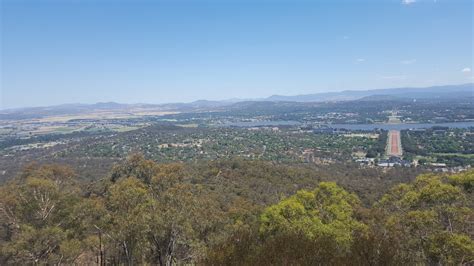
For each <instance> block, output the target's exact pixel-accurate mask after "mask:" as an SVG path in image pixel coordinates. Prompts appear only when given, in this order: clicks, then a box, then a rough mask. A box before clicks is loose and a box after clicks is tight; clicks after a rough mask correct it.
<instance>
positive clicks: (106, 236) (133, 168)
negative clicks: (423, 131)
mask: <svg viewBox="0 0 474 266" xmlns="http://www.w3.org/2000/svg"><path fill="white" fill-rule="evenodd" d="M313 172H314V171H311V169H299V168H292V167H287V166H279V165H273V164H270V163H261V162H251V161H242V160H235V161H226V162H209V163H208V164H207V165H203V164H200V165H197V166H193V167H188V166H187V165H184V164H180V163H173V164H156V163H155V162H153V161H150V160H146V159H144V158H143V157H142V156H140V155H133V156H131V157H129V158H128V159H127V160H126V161H124V162H123V163H121V164H118V165H116V166H115V167H114V168H113V169H112V170H111V172H110V174H109V176H107V177H105V178H104V179H102V180H98V181H94V182H79V181H78V177H77V176H76V174H75V173H74V171H72V170H71V169H70V168H68V167H65V166H58V165H35V164H32V165H29V166H28V167H26V168H25V169H24V170H23V172H22V173H21V174H20V175H19V176H18V177H17V178H16V179H14V180H12V181H10V182H8V183H7V184H5V185H3V186H2V187H1V188H0V224H1V225H2V226H1V229H0V264H1V265H8V264H15V265H16V264H20V265H21V264H101V265H104V264H112V265H118V264H127V265H131V264H159V265H173V264H207V265H223V264H224V265H267V264H284V265H288V264H292V265H315V264H325V265H326V264H327V265H336V264H338V265H341V264H345V265H367V264H369V265H395V264H396V265H398V264H402V263H408V264H410V265H411V264H426V263H429V264H469V263H473V262H474V242H473V240H472V238H473V235H474V230H473V228H472V223H473V220H474V219H473V218H474V210H473V202H474V201H473V189H474V172H472V171H471V172H465V173H462V174H458V175H451V176H438V175H432V174H427V175H421V176H419V177H417V178H416V180H414V181H413V182H410V183H407V184H400V185H397V186H395V187H394V188H393V189H391V190H390V191H389V192H388V193H386V194H385V195H384V196H383V197H381V199H379V200H377V201H376V202H375V203H374V204H372V206H370V207H368V206H367V204H363V203H362V202H361V200H360V199H359V197H358V196H357V195H356V194H354V193H351V192H348V191H347V190H345V189H344V188H342V187H340V186H339V185H337V184H336V183H334V182H327V181H324V180H328V177H320V178H317V177H314V176H313V174H314V173H313ZM355 176H357V174H356V175H355ZM350 178H354V177H353V176H351V177H350ZM341 180H342V181H344V180H345V179H341ZM354 182H355V181H354ZM342 184H343V185H344V182H342ZM344 187H348V188H349V189H350V190H352V189H351V187H350V186H346V185H344ZM296 190H298V192H296V193H295V194H293V195H289V194H290V193H293V192H295V191H296ZM287 195H289V196H287Z"/></svg>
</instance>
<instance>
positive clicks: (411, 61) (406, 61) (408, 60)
mask: <svg viewBox="0 0 474 266" xmlns="http://www.w3.org/2000/svg"><path fill="white" fill-rule="evenodd" d="M400 63H401V64H403V65H411V64H414V63H416V59H407V60H402V61H400Z"/></svg>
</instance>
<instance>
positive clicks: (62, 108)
mask: <svg viewBox="0 0 474 266" xmlns="http://www.w3.org/2000/svg"><path fill="white" fill-rule="evenodd" d="M458 98H459V99H466V98H471V99H474V84H473V83H469V84H462V85H447V86H435V87H427V88H393V89H379V90H361V91H354V90H346V91H341V92H326V93H315V94H305V95H295V96H282V95H273V96H270V97H268V98H264V99H254V100H249V99H245V100H244V99H241V100H239V99H231V100H224V101H209V100H198V101H194V102H190V103H167V104H144V103H140V104H122V103H116V102H99V103H95V104H79V103H74V104H62V105H56V106H47V107H31V108H18V109H9V110H0V120H15V119H36V118H42V117H47V116H55V115H56V116H57V115H77V114H87V113H93V112H108V111H110V112H129V111H132V110H137V109H139V110H152V111H167V112H168V111H173V112H201V111H216V110H222V109H227V108H230V109H233V110H237V109H245V108H254V106H255V104H258V105H259V106H260V107H259V108H263V107H264V108H280V109H281V108H286V107H291V108H294V106H293V105H291V103H292V102H293V103H295V102H301V103H318V102H339V101H354V100H359V101H370V102H374V101H407V100H409V101H413V100H414V99H420V100H421V99H438V100H450V99H458ZM265 103H267V104H265Z"/></svg>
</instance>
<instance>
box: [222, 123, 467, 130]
mask: <svg viewBox="0 0 474 266" xmlns="http://www.w3.org/2000/svg"><path fill="white" fill-rule="evenodd" d="M299 125H303V124H302V123H301V122H298V121H251V122H234V123H227V124H225V125H223V126H226V127H270V126H299ZM326 126H327V127H329V128H336V129H347V130H364V131H372V130H375V129H383V130H405V129H421V128H432V127H438V126H439V127H449V128H469V127H474V121H472V122H449V123H433V124H429V123H422V124H403V123H402V124H328V125H326Z"/></svg>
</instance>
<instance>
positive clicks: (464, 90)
mask: <svg viewBox="0 0 474 266" xmlns="http://www.w3.org/2000/svg"><path fill="white" fill-rule="evenodd" d="M373 96H383V97H380V98H379V99H384V100H387V99H389V98H390V96H392V97H399V98H410V99H435V98H444V99H446V98H450V99H452V98H465V97H470V98H472V97H474V83H468V84H461V85H446V86H434V87H427V88H393V89H377V90H360V91H358V90H357V91H355V90H346V91H341V92H327V93H315V94H304V95H295V96H282V95H273V96H270V97H268V98H265V99H263V100H264V101H274V102H275V101H282V102H288V101H290V102H327V101H349V100H358V99H362V98H364V97H372V98H371V100H376V99H377V98H376V97H373Z"/></svg>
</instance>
